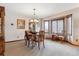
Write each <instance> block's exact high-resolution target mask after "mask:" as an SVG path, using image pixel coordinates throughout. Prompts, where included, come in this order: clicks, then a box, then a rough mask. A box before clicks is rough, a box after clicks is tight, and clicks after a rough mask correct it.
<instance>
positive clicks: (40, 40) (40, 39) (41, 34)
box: [38, 30, 45, 49]
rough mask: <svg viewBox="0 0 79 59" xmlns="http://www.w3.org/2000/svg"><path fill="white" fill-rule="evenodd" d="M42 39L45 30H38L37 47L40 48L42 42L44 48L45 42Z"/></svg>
mask: <svg viewBox="0 0 79 59" xmlns="http://www.w3.org/2000/svg"><path fill="white" fill-rule="evenodd" d="M44 39H45V31H42V30H41V31H39V35H38V47H39V49H40V43H41V42H42V44H43V47H44V48H45V44H44Z"/></svg>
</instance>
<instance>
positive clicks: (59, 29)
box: [52, 19, 64, 34]
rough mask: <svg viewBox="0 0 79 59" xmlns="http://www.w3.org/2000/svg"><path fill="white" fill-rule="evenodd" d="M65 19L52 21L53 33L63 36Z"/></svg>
mask: <svg viewBox="0 0 79 59" xmlns="http://www.w3.org/2000/svg"><path fill="white" fill-rule="evenodd" d="M63 31H64V30H63V19H57V20H53V21H52V33H58V34H63Z"/></svg>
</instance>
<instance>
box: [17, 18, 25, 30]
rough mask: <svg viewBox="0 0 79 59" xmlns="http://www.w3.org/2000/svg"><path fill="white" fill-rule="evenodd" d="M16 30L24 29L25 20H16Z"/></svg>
mask: <svg viewBox="0 0 79 59" xmlns="http://www.w3.org/2000/svg"><path fill="white" fill-rule="evenodd" d="M17 29H25V20H24V19H17Z"/></svg>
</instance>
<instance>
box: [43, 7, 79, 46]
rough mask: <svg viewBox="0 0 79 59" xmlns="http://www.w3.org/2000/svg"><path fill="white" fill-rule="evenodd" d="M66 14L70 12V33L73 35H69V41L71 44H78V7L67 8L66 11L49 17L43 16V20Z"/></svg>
mask: <svg viewBox="0 0 79 59" xmlns="http://www.w3.org/2000/svg"><path fill="white" fill-rule="evenodd" d="M68 14H72V34H73V35H72V36H71V39H70V42H72V43H73V44H76V45H79V8H75V9H72V10H67V11H64V12H61V13H58V14H55V15H52V16H50V17H47V18H44V20H52V19H54V18H57V17H62V16H66V15H68ZM49 28H50V27H49ZM50 29H51V28H50ZM77 39H78V40H77Z"/></svg>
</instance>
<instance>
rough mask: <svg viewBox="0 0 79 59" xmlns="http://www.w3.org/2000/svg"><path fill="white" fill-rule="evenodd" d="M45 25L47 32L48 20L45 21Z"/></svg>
mask: <svg viewBox="0 0 79 59" xmlns="http://www.w3.org/2000/svg"><path fill="white" fill-rule="evenodd" d="M44 25H45V26H44V27H45V28H44V30H45V32H48V21H45V24H44Z"/></svg>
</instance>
